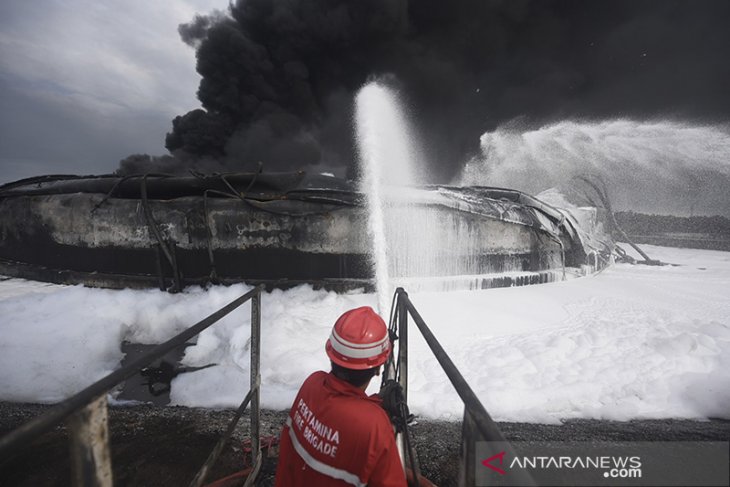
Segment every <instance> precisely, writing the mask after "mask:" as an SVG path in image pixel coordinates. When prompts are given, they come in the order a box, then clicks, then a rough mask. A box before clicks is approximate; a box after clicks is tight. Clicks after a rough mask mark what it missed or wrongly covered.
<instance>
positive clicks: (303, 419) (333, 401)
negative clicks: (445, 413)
mask: <svg viewBox="0 0 730 487" xmlns="http://www.w3.org/2000/svg"><path fill="white" fill-rule="evenodd" d="M390 347H391V344H390V339H389V337H388V330H387V327H386V326H385V322H384V321H383V319H382V318H381V317H380V316H378V315H377V314H376V313H375V311H373V309H372V308H370V307H368V306H363V307H361V308H356V309H352V310H350V311H347V312H346V313H344V314H343V315H342V316H340V318H339V319H338V320H337V321H336V322H335V325H334V327H333V328H332V333H331V334H330V337H329V339H328V340H327V344H326V345H325V350H326V352H327V355H328V356H329V359H330V361H331V365H332V370H331V372H329V373H327V372H323V371H319V372H315V373H313V374H312V375H310V376H309V377H308V378H307V379H306V380H305V381H304V384H303V385H302V387H301V389H300V390H299V393H298V394H297V396H296V398H295V399H294V404H293V405H292V408H291V411H290V413H289V416H288V417H287V420H286V424H285V425H284V428H283V430H282V433H281V442H280V450H279V464H278V466H277V470H276V481H275V486H276V487H296V486H307V487H311V486H318V487H329V486H346V485H357V486H365V485H367V486H369V487H378V486H398V487H404V486H405V485H406V477H405V474H404V471H403V466H402V464H401V461H400V457H399V456H398V451H397V448H396V443H395V435H394V432H393V426H392V425H391V423H390V420H389V417H388V414H387V413H386V412H385V411H384V410H383V409H382V407H381V401H380V398H379V397H378V396H377V395H375V396H368V395H366V394H365V389H366V388H367V386H368V384H369V383H370V380H371V379H372V378H373V377H374V376H376V375H379V374H380V367H381V366H382V365H383V364H384V363H385V361H386V360H387V358H388V355H389V353H390Z"/></svg>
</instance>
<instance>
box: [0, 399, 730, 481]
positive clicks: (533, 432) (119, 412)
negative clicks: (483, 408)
mask: <svg viewBox="0 0 730 487" xmlns="http://www.w3.org/2000/svg"><path fill="white" fill-rule="evenodd" d="M47 408H48V406H41V405H32V404H17V403H0V435H3V434H5V433H7V432H8V431H11V430H12V429H14V428H16V427H18V426H19V425H21V424H23V423H24V422H26V421H28V420H29V419H31V418H33V417H35V416H36V415H39V414H42V413H43V411H45V410H46V409H47ZM233 414H234V411H233V410H211V409H202V408H184V407H155V406H134V407H112V408H111V409H110V428H111V452H112V463H113V468H114V480H115V485H116V486H117V487H119V486H130V487H131V486H168V485H170V486H180V485H188V484H189V482H190V481H191V480H192V479H193V477H194V476H195V473H196V472H197V470H198V468H200V466H201V465H202V464H203V463H204V462H205V459H206V458H207V456H208V454H209V453H210V451H211V450H212V449H213V446H214V445H215V443H216V442H217V441H218V438H219V437H220V435H221V434H222V433H223V432H224V431H225V430H226V428H227V425H228V422H229V421H230V419H231V418H232V417H233ZM285 417H286V411H263V412H262V425H261V435H262V437H277V436H278V434H279V431H280V430H281V425H282V424H283V421H284V418H285ZM498 426H499V428H500V429H501V431H502V432H503V434H504V436H505V437H506V438H507V439H508V440H512V441H526V440H533V441H563V440H575V441H599V440H615V441H638V440H641V441H659V440H661V441H679V440H705V441H730V421H727V420H712V421H703V422H700V421H687V420H653V421H628V422H614V421H598V420H573V421H568V422H565V423H563V424H561V425H545V424H531V423H498ZM412 433H413V436H414V438H415V444H416V449H417V452H418V455H419V460H420V463H421V468H422V470H423V473H424V475H425V476H426V477H428V478H430V479H431V480H433V481H434V482H435V483H436V484H437V485H439V486H441V487H445V486H455V485H457V478H458V471H459V461H458V457H459V452H460V444H459V442H460V437H461V424H460V423H458V422H445V421H432V420H428V421H419V422H418V423H417V424H416V425H414V426H413V427H412ZM247 437H248V417H246V416H244V417H243V418H242V420H241V423H240V424H239V426H238V427H237V429H236V432H235V433H234V437H233V439H232V441H231V442H230V443H229V445H228V446H227V447H226V448H225V449H224V451H223V454H222V456H221V458H220V460H219V461H218V463H217V464H216V465H215V468H214V469H213V470H212V472H211V475H210V477H209V478H208V481H209V482H212V481H213V480H216V479H219V478H222V477H225V476H227V475H229V474H232V473H234V472H236V471H239V470H241V469H242V468H244V466H245V465H244V461H243V456H244V455H243V447H244V441H245V439H246V438H247ZM269 453H270V455H269V456H267V457H266V459H265V461H264V464H263V468H262V471H261V473H260V475H259V478H258V481H257V482H256V485H259V486H270V485H272V484H273V476H274V471H275V469H276V451H275V450H274V449H272V450H271V451H270V452H269ZM68 458H69V452H68V440H67V437H66V431H65V427H58V428H56V429H55V430H53V431H51V432H50V433H48V434H46V435H45V436H43V437H41V438H39V439H38V440H37V441H36V442H35V443H34V444H33V445H32V446H30V447H28V448H26V449H24V450H22V451H19V452H18V453H17V454H16V455H15V456H14V457H11V458H9V459H3V463H2V464H0V486H13V487H26V486H28V487H30V486H33V487H45V486H48V487H57V486H65V485H68V479H69V478H70V471H69V461H68Z"/></svg>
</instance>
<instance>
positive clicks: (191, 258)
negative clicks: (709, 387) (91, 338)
mask: <svg viewBox="0 0 730 487" xmlns="http://www.w3.org/2000/svg"><path fill="white" fill-rule="evenodd" d="M364 201H365V198H364V195H363V194H361V193H359V192H358V191H357V189H356V187H355V185H354V183H353V182H351V181H348V180H344V179H340V178H336V177H331V176H328V175H322V174H307V173H305V172H289V173H238V174H225V175H221V174H214V175H200V174H195V175H190V176H168V175H154V174H148V175H135V176H126V177H121V176H115V175H106V176H54V175H51V176H41V177H36V178H30V179H24V180H20V181H16V182H12V183H8V184H5V185H3V186H0V274H4V275H8V276H13V277H22V278H29V279H34V280H41V281H47V282H54V283H73V284H76V283H82V284H85V285H90V286H100V287H110V288H121V287H134V288H144V287H160V288H162V289H168V290H171V291H176V290H180V289H181V288H182V287H184V286H186V285H192V284H201V285H202V284H206V283H233V282H247V283H252V284H254V283H265V284H267V285H268V286H269V287H282V288H284V287H290V286H292V285H296V284H300V283H311V284H313V285H314V286H316V287H327V288H335V289H337V288H352V287H366V288H367V287H369V286H370V285H371V283H372V277H373V271H372V265H371V260H370V251H371V245H370V242H371V238H370V235H369V234H368V229H367V210H366V206H365V203H364ZM406 208H408V211H413V209H414V208H415V209H416V213H415V214H418V209H419V208H422V209H424V210H425V209H428V215H430V216H429V217H428V218H429V219H427V220H424V222H425V223H423V225H441V224H444V225H447V226H450V227H453V226H454V225H456V226H458V227H459V228H466V229H467V230H468V232H469V233H470V234H471V235H473V236H474V237H475V238H474V241H475V242H476V244H474V245H472V246H471V247H470V249H469V251H468V254H469V255H450V258H453V259H454V260H455V262H457V263H458V262H464V263H465V264H464V265H461V264H457V265H456V266H454V267H453V271H448V272H445V271H443V270H439V271H436V272H435V273H436V274H441V275H440V276H435V277H443V278H449V277H453V276H448V275H443V274H445V273H452V274H453V275H464V274H469V275H483V276H486V277H481V278H479V279H481V280H479V281H475V282H476V284H475V285H476V286H478V287H490V286H497V285H514V284H520V283H522V284H528V283H534V282H545V281H548V280H554V279H556V278H559V276H560V275H563V276H564V275H565V272H566V269H567V270H568V271H567V272H570V270H571V269H572V270H576V269H578V270H579V271H580V270H581V269H583V271H580V272H584V271H585V266H591V267H592V268H597V267H600V266H601V262H602V260H599V258H598V254H600V253H603V252H604V250H605V251H607V252H609V254H610V249H608V248H605V249H602V248H601V247H607V244H606V243H605V242H603V243H601V244H599V245H595V244H590V243H589V242H587V240H586V238H585V236H584V235H582V234H581V231H580V229H579V228H577V224H576V222H575V221H574V219H572V218H571V217H570V215H569V214H567V213H565V212H562V211H560V210H558V209H556V208H553V207H551V206H549V205H546V204H544V203H542V202H540V201H539V200H537V199H535V198H533V197H531V196H529V195H526V194H524V193H521V192H519V191H513V190H508V189H499V188H485V187H467V188H457V187H449V186H427V187H423V188H415V189H414V190H413V191H411V192H409V193H408V195H407V196H404V197H402V198H400V199H398V200H396V201H395V203H393V204H392V205H391V212H392V213H393V214H395V215H397V214H398V213H399V212H402V211H405V209H406ZM407 218H410V217H407ZM440 222H448V224H447V223H440ZM444 231H448V229H447V228H445V229H444ZM443 242H444V243H443V244H437V246H438V245H440V246H441V248H440V250H438V252H439V255H438V256H436V257H435V260H439V259H443V258H444V256H445V255H447V254H449V252H450V251H453V250H452V249H453V248H454V246H453V245H451V244H449V243H448V240H444V241H443ZM604 260H605V259H604ZM606 261H607V260H606ZM422 269H423V270H422V271H419V272H421V273H423V274H429V273H431V272H432V271H433V269H432V268H431V269H429V267H428V266H426V267H422ZM556 276H558V277H556ZM413 277H434V276H427V275H422V276H413ZM520 279H521V280H522V282H520Z"/></svg>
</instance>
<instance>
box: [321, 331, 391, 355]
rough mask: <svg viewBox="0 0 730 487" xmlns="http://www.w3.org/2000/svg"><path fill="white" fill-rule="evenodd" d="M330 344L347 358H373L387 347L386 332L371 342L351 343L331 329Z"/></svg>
mask: <svg viewBox="0 0 730 487" xmlns="http://www.w3.org/2000/svg"><path fill="white" fill-rule="evenodd" d="M330 344H331V345H332V348H333V349H334V350H335V351H336V352H337V353H339V354H340V355H344V356H345V357H349V358H374V357H377V356H378V355H380V354H381V353H383V352H384V351H386V350H387V349H388V344H389V342H388V334H387V333H386V334H385V336H384V337H383V338H382V339H380V340H378V341H377V342H373V343H353V342H349V341H347V340H345V339H344V338H342V337H341V336H340V335H338V334H337V332H336V331H335V330H334V329H332V334H331V335H330Z"/></svg>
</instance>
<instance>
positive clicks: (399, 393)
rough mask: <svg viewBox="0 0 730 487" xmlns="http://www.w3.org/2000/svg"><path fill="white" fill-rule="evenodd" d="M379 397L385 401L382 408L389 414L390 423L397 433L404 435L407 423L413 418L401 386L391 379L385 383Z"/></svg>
mask: <svg viewBox="0 0 730 487" xmlns="http://www.w3.org/2000/svg"><path fill="white" fill-rule="evenodd" d="M378 395H379V396H380V399H381V400H382V401H383V402H382V406H383V409H385V412H386V413H388V416H389V417H390V422H391V423H393V426H395V432H396V433H402V432H403V431H405V429H406V423H407V422H408V421H409V419H410V418H411V414H410V411H409V410H408V405H407V404H406V401H405V399H404V397H403V388H402V387H401V385H400V384H399V383H398V382H396V381H394V380H393V379H389V380H387V381H385V384H383V387H382V388H381V389H380V392H379V393H378Z"/></svg>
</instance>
